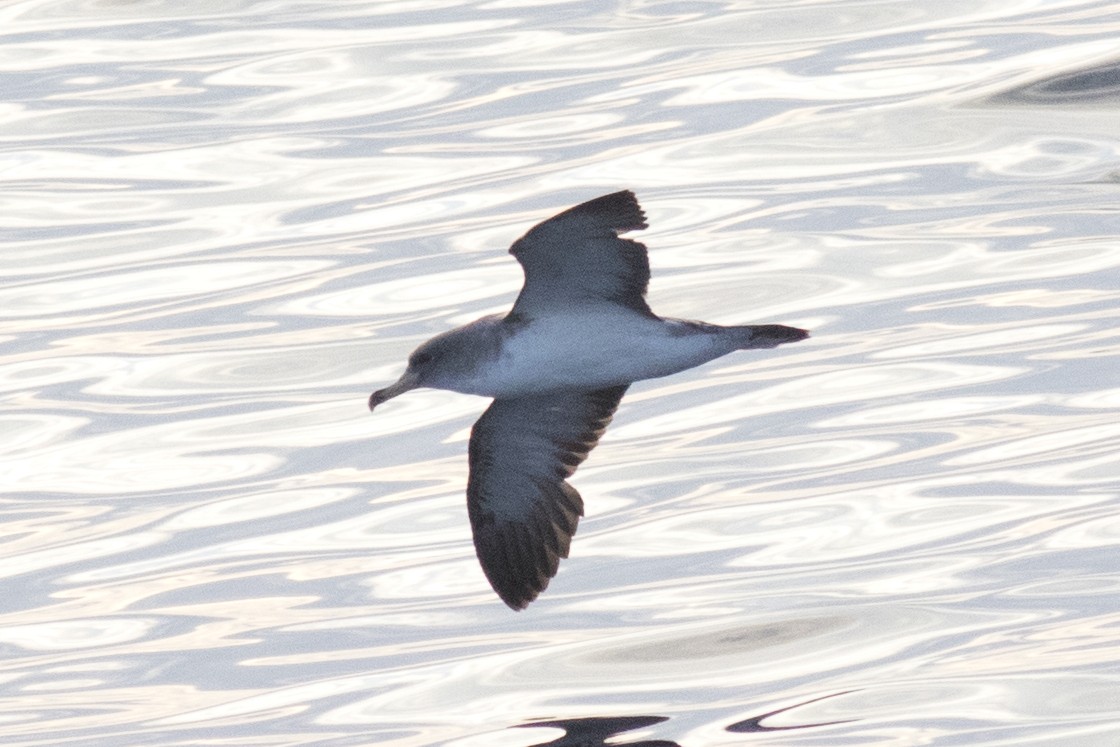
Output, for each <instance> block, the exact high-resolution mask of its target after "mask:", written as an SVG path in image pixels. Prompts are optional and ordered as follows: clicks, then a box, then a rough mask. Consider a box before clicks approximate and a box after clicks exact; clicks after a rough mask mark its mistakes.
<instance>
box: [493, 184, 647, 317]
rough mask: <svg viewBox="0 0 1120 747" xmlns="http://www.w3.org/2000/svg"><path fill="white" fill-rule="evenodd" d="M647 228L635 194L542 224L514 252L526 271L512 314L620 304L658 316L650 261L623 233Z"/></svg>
mask: <svg viewBox="0 0 1120 747" xmlns="http://www.w3.org/2000/svg"><path fill="white" fill-rule="evenodd" d="M645 227H646V216H645V213H643V212H642V208H641V207H640V206H639V205H638V200H637V198H636V197H634V193H633V192H630V191H623V192H615V193H614V194H609V195H605V196H603V197H598V198H596V199H594V200H590V201H589V202H585V203H582V204H580V205H576V206H575V207H574V208H570V209H568V210H565V211H564V212H562V213H560V214H559V215H556V216H553V217H552V218H549V219H548V220H546V221H544V222H543V223H539V224H537V225H536V226H534V227H533V228H531V229H529V232H528V233H526V234H525V235H524V236H522V237H521V238H520V239H518V240H517V241H515V242H514V243H513V246H512V247H510V250H509V251H510V254H512V255H513V256H514V257H516V258H517V261H518V262H520V263H521V267H522V269H523V270H524V271H525V286H524V287H523V288H522V289H521V295H519V296H518V297H517V303H516V304H514V307H513V314H514V315H516V316H524V317H528V318H531V317H532V316H534V315H535V314H537V313H541V312H543V313H548V311H549V310H550V309H554V308H560V309H565V310H569V309H572V308H578V307H579V306H583V305H587V304H594V303H611V304H620V305H622V306H625V307H627V308H629V309H632V310H634V311H637V312H639V313H641V314H648V315H651V316H652V315H653V312H652V311H650V309H649V306H648V305H647V304H646V300H645V294H646V286H648V285H649V258H648V256H647V255H646V248H645V246H644V245H643V244H640V243H638V242H637V241H630V240H629V239H620V238H619V237H618V234H620V233H623V232H625V231H634V230H638V229H642V228H645Z"/></svg>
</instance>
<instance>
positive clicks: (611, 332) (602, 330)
mask: <svg viewBox="0 0 1120 747" xmlns="http://www.w3.org/2000/svg"><path fill="white" fill-rule="evenodd" d="M731 349H732V348H731V347H729V345H728V343H727V341H726V340H725V338H723V337H722V336H721V335H719V334H704V333H701V332H696V331H694V330H692V329H688V328H684V327H682V325H680V324H679V323H675V322H672V321H662V320H659V319H649V318H646V317H642V316H639V315H637V314H625V313H624V314H610V315H603V314H587V315H571V316H569V315H564V316H559V317H551V316H550V317H548V318H543V319H535V320H533V321H532V322H530V323H528V324H526V326H525V327H523V328H521V329H518V330H517V331H516V332H514V334H512V335H511V336H510V337H509V338H508V339H506V340H505V341H504V344H503V345H502V351H501V355H500V356H499V357H498V358H497V359H496V360H495V361H494V362H493V364H491V365H490V366H488V367H487V370H486V371H485V372H484V373H483V375H482V376H481V377H480V379H479V380H478V382H477V383H478V384H479V388H480V389H482V388H485V389H486V390H487V391H478V392H476V393H478V394H485V395H487V396H491V397H509V396H521V395H526V394H533V393H540V392H547V391H555V390H557V389H598V388H602V387H607V386H617V385H619V384H628V383H630V382H632V381H638V380H640V379H651V378H655V377H658V376H666V375H668V374H672V373H676V372H677V371H683V370H684V369H687V368H691V367H693V366H697V365H699V364H701V363H704V362H705V361H709V360H711V359H713V358H716V357H719V356H720V355H724V354H725V353H727V352H729V351H730V350H731ZM480 373H481V372H480Z"/></svg>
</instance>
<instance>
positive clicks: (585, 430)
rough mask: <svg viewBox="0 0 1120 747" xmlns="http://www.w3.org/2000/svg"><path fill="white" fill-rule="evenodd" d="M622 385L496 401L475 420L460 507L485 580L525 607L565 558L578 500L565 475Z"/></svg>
mask: <svg viewBox="0 0 1120 747" xmlns="http://www.w3.org/2000/svg"><path fill="white" fill-rule="evenodd" d="M626 389H627V387H626V386H616V387H611V388H610V389H599V390H597V391H592V392H579V391H570V392H558V393H555V394H545V395H537V396H532V397H518V398H516V399H496V400H494V401H493V403H491V405H490V407H489V408H488V409H487V410H486V412H484V413H483V414H482V417H481V418H479V419H478V422H477V423H475V424H474V428H473V429H472V430H471V442H470V468H471V472H470V479H469V481H468V482H467V512H468V513H469V514H470V518H471V530H472V532H473V533H474V547H475V551H476V552H477V553H478V560H479V562H480V563H481V564H482V570H483V572H485V573H486V578H487V579H489V581H490V585H491V586H493V587H494V591H496V592H498V596H500V597H501V598H502V601H504V602H505V603H506V604H508V605H509V606H510V607H511V608H513V609H515V610H520V609H524V608H525V607H526V606H527V605H528V604H529V602H531V601H533V600H534V599H536V598H537V595H538V594H540V593H541V592H542V591H544V589H545V587H547V586H548V582H549V580H551V579H552V577H553V576H555V575H556V569H557V567H558V566H559V564H560V558H566V557H568V548H569V546H570V545H571V542H572V535H573V534H575V532H576V525H577V524H578V523H579V517H580V516H582V515H583V499H581V498H580V496H579V493H577V492H576V489H575V488H573V487H572V486H571V485H569V484H568V483H567V482H566V480H567V478H568V477H570V476H571V475H572V473H573V472H575V471H576V467H578V466H579V465H580V463H581V462H583V460H584V459H586V458H587V454H588V453H589V452H590V451H591V450H592V449H593V448H595V444H597V443H598V442H599V437H600V436H601V435H603V431H604V430H606V428H607V424H608V423H610V422H611V417H612V416H613V415H614V411H615V408H617V407H618V403H619V401H620V400H621V399H622V395H623V394H624V393H625V392H626Z"/></svg>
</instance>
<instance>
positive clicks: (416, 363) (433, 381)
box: [369, 330, 472, 410]
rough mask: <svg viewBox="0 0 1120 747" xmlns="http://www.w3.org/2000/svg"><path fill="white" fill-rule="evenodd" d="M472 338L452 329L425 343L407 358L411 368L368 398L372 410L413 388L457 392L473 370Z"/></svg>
mask: <svg viewBox="0 0 1120 747" xmlns="http://www.w3.org/2000/svg"><path fill="white" fill-rule="evenodd" d="M470 342H471V341H470V338H469V336H467V335H463V334H461V330H451V331H450V332H444V333H443V334H442V335H437V336H436V337H433V338H432V339H430V340H428V341H427V342H425V343H424V344H423V345H421V346H420V347H418V348H416V350H414V351H412V355H410V356H408V368H406V369H405V371H404V373H403V374H401V377H400V378H399V379H397V380H396V382H394V383H392V384H390V385H389V386H387V387H385V388H384V389H378V390H377V391H376V392H374V393H373V394H371V395H370V397H369V409H370V410H372V409H373V408H375V407H377V406H378V405H380V404H381V403H382V402H386V401H388V400H390V399H392V398H393V397H396V396H397V395H399V394H404V393H405V392H407V391H408V390H410V389H418V388H420V387H432V388H434V389H452V390H457V389H458V387H457V386H456V385H455V381H456V380H457V379H458V378H459V377H461V376H462V375H463V374H464V373H468V369H470V368H471V360H472V356H471V355H470V349H471V345H470Z"/></svg>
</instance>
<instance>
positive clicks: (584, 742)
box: [513, 690, 854, 747]
mask: <svg viewBox="0 0 1120 747" xmlns="http://www.w3.org/2000/svg"><path fill="white" fill-rule="evenodd" d="M850 692H854V691H852V690H845V691H843V692H838V693H832V694H831V695H823V696H821V697H819V698H813V699H812V700H806V701H803V702H801V703H796V704H794V705H791V706H787V707H785V708H779V709H777V710H774V711H768V712H766V713H761V714H759V715H757V716H752V717H750V718H747V719H743V720H742V721H736V722H735V723H733V724H730V725H729V726H727V727H725V729H726V731H729V732H732V733H736V734H752V733H765V732H774V731H793V730H796V729H813V728H817V727H822V726H833V725H836V724H847V723H851V722H852V721H853V720H854V719H846V720H842V721H822V722H817V723H812V724H789V725H786V726H768V725H766V724H764V723H763V721H764V720H765V719H768V718H770V717H772V716H777V715H779V714H782V713H788V712H789V711H792V710H794V709H795V708H800V707H802V706H806V705H809V704H810V703H817V702H819V701H822V700H827V699H828V698H835V697H838V696H840V695H846V694H848V693H850ZM668 720H669V717H668V716H605V717H604V716H596V717H588V718H569V719H555V720H551V721H532V722H530V723H527V724H519V725H517V726H515V727H513V728H515V729H530V728H537V727H547V728H552V729H563V730H564V735H563V736H561V737H557V738H556V739H553V740H550V741H548V742H536V743H534V744H533V745H531V747H607V740H608V739H610V738H612V737H614V736H617V735H619V734H622V733H624V732H628V731H633V730H634V729H641V728H643V727H647V726H654V725H656V724H660V723H664V722H665V721H668ZM610 744H617V745H626V746H627V747H681V745H680V743H678V742H674V741H672V740H668V739H643V740H641V741H638V742H611V743H610Z"/></svg>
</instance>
